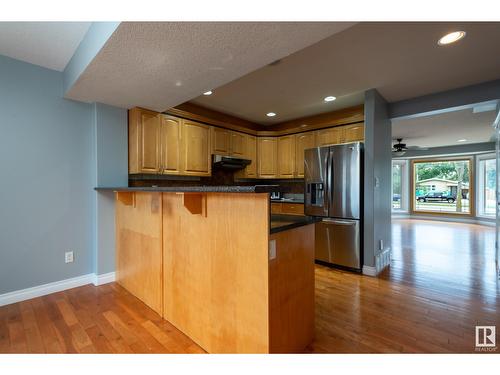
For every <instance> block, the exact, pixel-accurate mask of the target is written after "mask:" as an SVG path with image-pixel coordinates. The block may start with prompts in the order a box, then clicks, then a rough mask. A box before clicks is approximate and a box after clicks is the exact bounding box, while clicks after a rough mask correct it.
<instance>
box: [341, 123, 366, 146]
mask: <svg viewBox="0 0 500 375" xmlns="http://www.w3.org/2000/svg"><path fill="white" fill-rule="evenodd" d="M342 128H343V133H344V134H343V136H342V138H343V139H342V143H348V142H362V141H364V140H365V125H364V124H354V125H346V126H343V127H342Z"/></svg>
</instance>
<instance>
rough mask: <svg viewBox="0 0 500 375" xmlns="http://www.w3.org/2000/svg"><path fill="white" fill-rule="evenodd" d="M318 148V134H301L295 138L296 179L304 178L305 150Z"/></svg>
mask: <svg viewBox="0 0 500 375" xmlns="http://www.w3.org/2000/svg"><path fill="white" fill-rule="evenodd" d="M314 147H316V133H315V132H307V133H299V134H297V135H296V137H295V177H297V178H304V150H306V149H308V148H314Z"/></svg>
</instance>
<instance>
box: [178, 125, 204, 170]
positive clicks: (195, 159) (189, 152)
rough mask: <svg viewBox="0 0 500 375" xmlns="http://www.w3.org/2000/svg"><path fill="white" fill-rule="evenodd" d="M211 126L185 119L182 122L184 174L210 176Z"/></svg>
mask: <svg viewBox="0 0 500 375" xmlns="http://www.w3.org/2000/svg"><path fill="white" fill-rule="evenodd" d="M210 143H211V142H210V126H207V125H204V124H200V123H197V122H194V121H188V120H184V121H183V124H182V149H183V152H182V154H183V168H182V170H183V174H185V175H192V176H209V175H210V172H211V160H210V159H211V157H210V156H211V155H210Z"/></svg>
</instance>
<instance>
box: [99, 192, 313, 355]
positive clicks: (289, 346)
mask: <svg viewBox="0 0 500 375" xmlns="http://www.w3.org/2000/svg"><path fill="white" fill-rule="evenodd" d="M276 188H277V187H276V186H274V185H256V186H186V187H138V188H135V187H123V188H120V187H110V188H97V190H112V191H115V192H116V208H115V209H116V269H117V282H118V283H119V284H120V285H122V286H123V287H124V288H125V289H127V290H128V291H129V292H130V293H132V294H133V295H135V296H136V297H137V298H139V299H141V300H142V301H143V302H144V303H146V304H147V305H148V306H149V307H151V308H152V309H153V310H155V311H156V312H157V313H158V314H160V315H161V316H162V317H163V318H164V319H166V320H168V321H169V322H170V323H172V324H173V325H174V326H176V327H177V328H178V329H179V330H181V331H182V332H184V333H185V334H186V335H187V336H189V337H190V338H191V339H193V340H194V341H195V342H196V343H197V344H198V345H200V346H201V347H202V348H203V349H205V350H206V351H207V352H210V353H290V352H300V351H302V350H304V349H305V347H306V346H307V345H308V344H309V343H310V342H311V341H312V339H313V334H314V225H313V224H314V222H313V221H312V220H311V219H307V218H303V219H298V218H296V219H295V220H294V221H293V222H289V221H287V220H280V219H279V218H278V217H274V218H273V219H272V220H271V215H270V192H271V191H273V189H274V190H275V189H276Z"/></svg>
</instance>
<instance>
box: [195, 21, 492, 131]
mask: <svg viewBox="0 0 500 375" xmlns="http://www.w3.org/2000/svg"><path fill="white" fill-rule="evenodd" d="M452 30H465V31H466V32H467V36H466V38H465V39H463V40H461V41H460V42H458V43H456V44H452V45H448V46H443V47H439V46H438V45H437V40H438V39H439V38H440V37H441V36H442V35H444V34H446V33H447V32H449V31H452ZM499 45H500V23H427V22H421V23H390V22H381V23H359V24H356V25H355V26H353V27H351V28H349V29H347V30H345V31H343V32H340V33H337V34H335V35H333V36H331V37H329V38H326V39H324V40H322V41H320V42H318V43H316V44H314V45H312V46H310V47H307V48H305V49H302V50H301V51H298V52H296V53H294V54H292V55H290V56H288V57H286V58H284V59H282V61H281V63H280V64H277V65H274V66H266V67H264V68H262V69H259V70H257V71H254V72H252V73H250V74H248V75H246V76H243V77H241V78H240V79H237V80H235V81H233V82H230V83H229V84H227V85H225V86H222V87H220V88H218V90H216V91H214V94H213V95H211V96H200V97H198V98H195V99H194V100H193V102H194V103H197V104H199V105H202V106H206V107H209V108H212V109H215V110H219V111H222V112H227V113H230V114H233V115H236V116H240V117H243V118H245V119H248V120H252V121H255V122H258V123H263V124H273V123H277V122H281V121H286V120H289V119H294V118H298V117H302V116H308V115H313V114H317V113H321V112H327V111H331V110H336V109H339V108H343V107H346V106H350V105H353V104H360V103H362V102H363V95H359V94H356V93H361V92H363V91H365V90H367V89H370V88H377V89H378V90H379V91H380V93H381V94H382V95H383V96H384V97H385V98H386V99H387V100H388V101H390V102H393V101H398V100H402V99H407V98H413V97H418V96H421V95H425V94H429V93H434V92H438V91H444V90H448V89H452V88H457V87H462V86H467V85H471V84H474V83H479V82H484V81H489V80H493V79H497V78H500V53H499V52H498V46H499ZM327 95H333V96H336V97H337V98H338V99H337V101H335V102H330V103H324V102H323V98H324V97H325V96H327ZM270 111H272V112H276V113H277V114H278V115H277V116H275V117H272V118H269V117H266V116H265V114H266V113H267V112H270Z"/></svg>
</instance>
